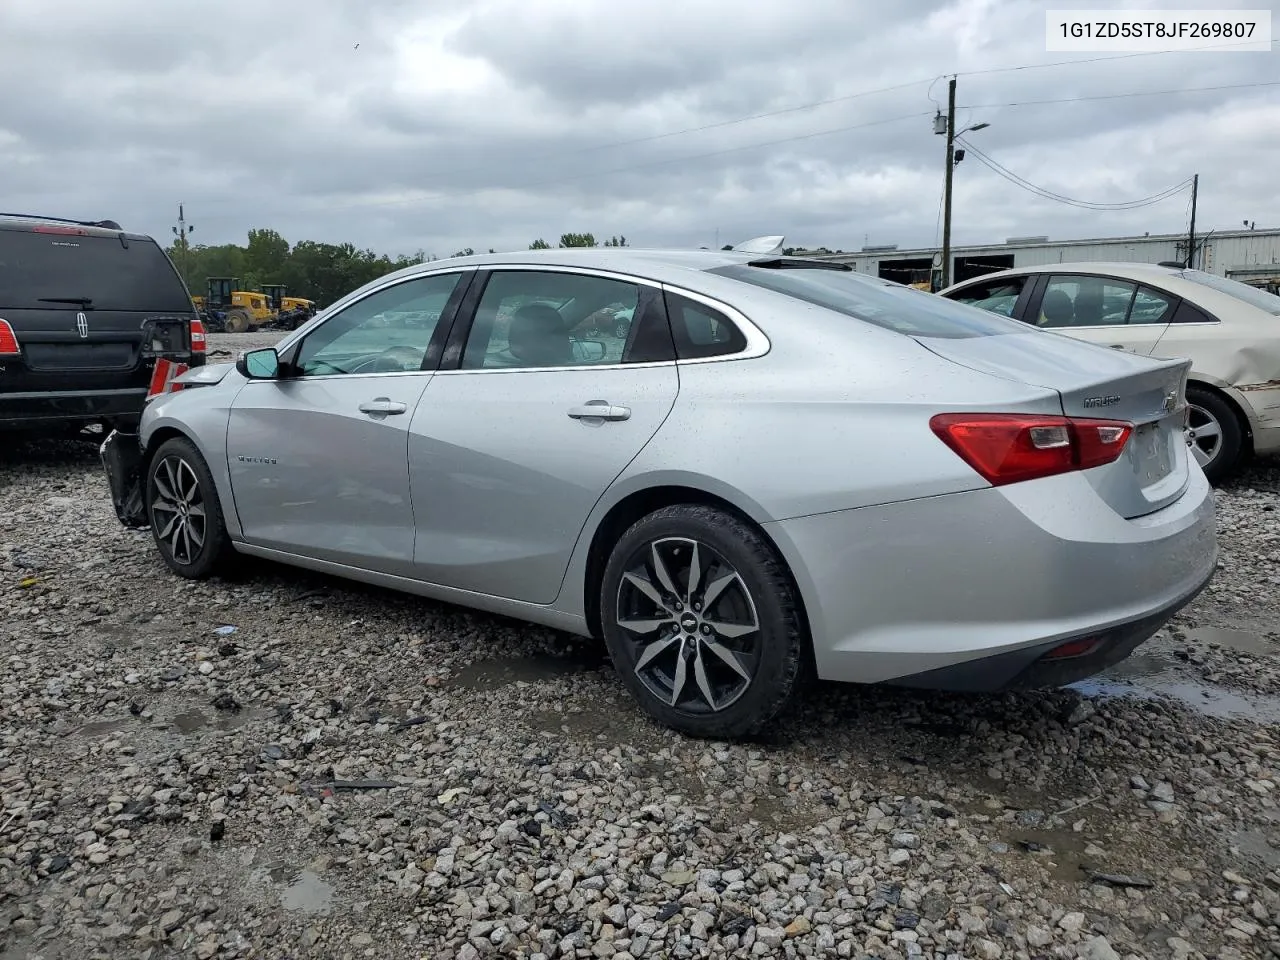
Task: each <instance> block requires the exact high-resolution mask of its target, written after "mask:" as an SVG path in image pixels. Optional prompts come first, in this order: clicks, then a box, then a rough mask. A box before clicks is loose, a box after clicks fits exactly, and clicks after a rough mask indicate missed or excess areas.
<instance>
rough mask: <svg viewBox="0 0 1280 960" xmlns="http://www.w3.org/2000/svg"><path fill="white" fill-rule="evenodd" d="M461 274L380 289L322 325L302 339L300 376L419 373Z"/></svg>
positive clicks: (417, 279)
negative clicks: (411, 371)
mask: <svg viewBox="0 0 1280 960" xmlns="http://www.w3.org/2000/svg"><path fill="white" fill-rule="evenodd" d="M461 276H462V274H460V273H445V274H438V275H436V276H431V277H418V278H416V279H413V280H406V281H404V282H402V283H397V284H395V285H394V286H390V287H384V288H383V289H381V290H378V291H377V292H375V293H371V294H369V295H368V296H366V297H363V298H361V299H360V300H357V301H355V302H354V303H352V304H350V305H349V306H347V307H344V308H343V309H342V310H341V311H339V312H338V313H336V314H334V315H333V316H332V317H329V318H328V319H327V320H325V321H324V323H322V324H321V325H320V326H319V327H317V328H316V329H315V330H314V331H313V332H311V333H310V334H308V335H307V338H306V339H305V340H303V341H302V346H301V348H300V349H299V351H298V358H297V360H296V361H295V363H296V365H297V367H298V369H299V371H300V372H301V373H302V374H303V375H304V376H332V375H334V374H343V373H348V374H349V373H394V372H398V371H404V370H419V369H421V367H422V361H423V359H424V358H425V357H426V354H427V347H428V346H429V345H430V344H431V337H432V335H433V334H434V333H435V331H436V325H437V324H438V323H439V321H440V315H441V313H443V312H444V309H445V305H446V304H447V303H448V302H449V297H450V296H451V295H452V293H453V290H454V288H455V287H456V286H457V285H458V280H459V278H460V277H461Z"/></svg>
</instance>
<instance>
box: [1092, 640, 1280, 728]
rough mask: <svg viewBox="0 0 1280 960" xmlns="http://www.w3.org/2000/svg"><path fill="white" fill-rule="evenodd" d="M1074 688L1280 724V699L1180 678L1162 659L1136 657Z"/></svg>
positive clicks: (1184, 677) (1219, 715) (1100, 694)
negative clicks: (1176, 704)
mask: <svg viewBox="0 0 1280 960" xmlns="http://www.w3.org/2000/svg"><path fill="white" fill-rule="evenodd" d="M1070 689H1072V690H1076V691H1078V692H1079V693H1081V694H1082V695H1083V696H1086V697H1127V698H1129V699H1135V700H1160V699H1164V700H1173V701H1176V702H1178V703H1181V704H1183V705H1184V706H1186V707H1189V708H1191V709H1192V710H1194V711H1196V712H1197V713H1200V714H1203V715H1204V716H1207V717H1217V718H1219V719H1223V720H1252V721H1255V722H1257V723H1280V696H1274V695H1270V694H1263V693H1240V692H1236V691H1234V690H1228V689H1226V688H1225V687H1218V686H1214V685H1213V684H1210V683H1204V682H1203V681H1200V680H1195V679H1193V678H1190V677H1186V676H1183V675H1180V674H1179V673H1178V672H1177V670H1176V669H1175V667H1174V665H1173V664H1172V663H1171V662H1169V661H1167V660H1163V659H1161V658H1159V657H1155V656H1151V655H1145V656H1142V655H1140V656H1134V657H1130V658H1129V659H1128V660H1125V661H1122V662H1121V663H1118V664H1116V666H1114V667H1112V668H1111V669H1110V670H1108V671H1107V672H1106V673H1104V674H1101V675H1099V676H1097V677H1091V678H1090V679H1088V680H1081V681H1079V682H1078V683H1073V684H1071V686H1070Z"/></svg>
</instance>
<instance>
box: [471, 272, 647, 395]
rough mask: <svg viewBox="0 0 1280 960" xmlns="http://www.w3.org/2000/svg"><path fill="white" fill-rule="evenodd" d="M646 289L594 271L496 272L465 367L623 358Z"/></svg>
mask: <svg viewBox="0 0 1280 960" xmlns="http://www.w3.org/2000/svg"><path fill="white" fill-rule="evenodd" d="M641 293H642V288H641V287H640V286H639V285H638V284H634V283H628V282H626V281H624V280H615V279H613V278H610V277H599V276H595V275H592V274H581V273H566V272H562V271H549V270H548V271H540V270H506V271H503V270H499V271H496V272H494V273H493V275H492V276H490V278H489V282H488V283H487V284H486V285H485V289H484V293H483V295H482V296H481V297H480V303H479V305H478V306H477V308H476V316H475V320H474V322H473V323H472V325H471V331H470V333H469V334H468V336H467V345H466V348H465V350H464V351H463V354H462V367H463V369H469V370H493V369H511V368H516V369H534V368H541V367H583V366H601V365H605V364H615V363H622V362H623V353H624V351H625V350H626V346H627V340H628V337H629V336H630V333H631V327H632V324H631V318H632V317H634V316H635V311H636V307H637V305H638V304H639V302H640V299H641Z"/></svg>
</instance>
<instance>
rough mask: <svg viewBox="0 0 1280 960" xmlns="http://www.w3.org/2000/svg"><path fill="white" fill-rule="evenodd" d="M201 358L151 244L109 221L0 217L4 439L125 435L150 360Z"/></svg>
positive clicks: (148, 378) (195, 326)
mask: <svg viewBox="0 0 1280 960" xmlns="http://www.w3.org/2000/svg"><path fill="white" fill-rule="evenodd" d="M205 351H206V344H205V330H204V326H203V324H202V323H201V322H200V320H199V317H198V315H197V313H196V311H195V307H194V306H193V304H192V302H191V295H190V294H189V293H188V291H187V287H186V284H185V283H183V281H182V278H181V277H180V276H179V275H178V272H177V270H175V269H174V266H173V263H172V262H171V261H170V260H169V257H168V255H167V254H166V253H165V252H164V250H163V249H161V248H160V246H159V245H158V244H157V243H156V242H155V240H153V239H151V238H150V237H147V236H142V235H140V234H136V233H126V232H125V231H123V230H121V229H120V225H119V224H117V223H114V222H112V221H110V220H104V221H98V222H92V223H91V222H82V221H76V220H62V219H59V218H54V217H38V216H28V215H18V214H0V431H12V430H37V431H39V432H41V433H53V432H61V431H67V432H72V433H74V432H78V431H80V430H82V429H83V428H85V427H86V426H90V425H92V424H101V425H102V428H103V430H104V432H105V431H107V430H109V429H110V428H111V427H113V426H120V427H122V428H124V429H126V430H133V429H135V428H136V424H137V422H138V418H139V417H140V416H141V414H142V408H143V405H144V404H145V402H146V398H147V393H148V388H149V387H150V385H151V383H152V375H153V373H155V372H156V371H155V368H156V364H157V362H158V361H160V360H161V359H165V360H169V361H172V363H173V364H185V365H186V366H188V367H191V366H199V365H201V364H203V363H204V361H205ZM168 369H181V367H166V366H164V365H162V371H163V370H168Z"/></svg>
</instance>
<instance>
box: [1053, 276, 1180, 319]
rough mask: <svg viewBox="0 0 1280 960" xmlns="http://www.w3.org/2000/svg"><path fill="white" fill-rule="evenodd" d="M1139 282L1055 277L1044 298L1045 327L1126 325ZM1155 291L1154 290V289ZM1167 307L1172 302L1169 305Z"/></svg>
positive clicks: (1082, 277) (1101, 278) (1100, 278)
mask: <svg viewBox="0 0 1280 960" xmlns="http://www.w3.org/2000/svg"><path fill="white" fill-rule="evenodd" d="M1136 290H1137V284H1133V283H1125V282H1124V281H1122V280H1109V279H1106V278H1104V277H1084V276H1052V277H1050V278H1049V283H1048V284H1047V285H1046V286H1045V290H1044V297H1043V298H1042V299H1041V301H1040V317H1039V319H1038V320H1037V325H1038V326H1041V327H1114V326H1123V325H1124V324H1125V323H1126V322H1127V319H1128V316H1129V305H1130V303H1131V302H1132V301H1133V295H1134V293H1135V291H1136ZM1152 292H1153V293H1154V291H1152ZM1165 307H1166V309H1167V308H1168V304H1167V303H1166V304H1165Z"/></svg>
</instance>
